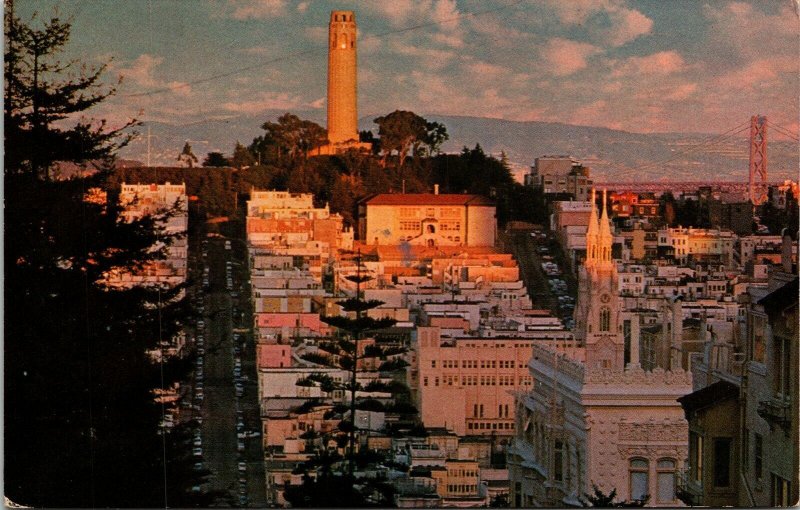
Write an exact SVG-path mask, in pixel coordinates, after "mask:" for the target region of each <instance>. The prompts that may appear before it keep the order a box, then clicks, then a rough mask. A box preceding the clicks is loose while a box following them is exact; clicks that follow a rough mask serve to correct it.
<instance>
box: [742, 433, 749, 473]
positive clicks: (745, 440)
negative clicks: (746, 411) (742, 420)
mask: <svg viewBox="0 0 800 510" xmlns="http://www.w3.org/2000/svg"><path fill="white" fill-rule="evenodd" d="M749 468H750V431H749V430H748V429H747V428H745V429H744V430H743V431H742V472H743V473H747V470H748V469H749Z"/></svg>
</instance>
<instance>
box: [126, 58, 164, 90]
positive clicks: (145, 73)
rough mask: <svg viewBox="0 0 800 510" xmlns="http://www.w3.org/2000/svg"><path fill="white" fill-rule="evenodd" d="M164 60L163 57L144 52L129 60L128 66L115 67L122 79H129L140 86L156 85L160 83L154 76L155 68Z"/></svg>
mask: <svg viewBox="0 0 800 510" xmlns="http://www.w3.org/2000/svg"><path fill="white" fill-rule="evenodd" d="M162 62H164V58H163V57H157V56H153V55H150V54H148V53H144V54H142V55H139V56H138V57H137V58H136V60H134V61H133V62H131V64H130V65H129V66H128V67H120V68H118V69H117V72H119V74H120V76H122V78H123V80H130V81H132V82H133V83H134V84H136V85H140V86H142V87H156V86H158V85H159V84H160V82H159V81H158V80H156V78H155V69H156V67H158V66H159V65H161V63H162Z"/></svg>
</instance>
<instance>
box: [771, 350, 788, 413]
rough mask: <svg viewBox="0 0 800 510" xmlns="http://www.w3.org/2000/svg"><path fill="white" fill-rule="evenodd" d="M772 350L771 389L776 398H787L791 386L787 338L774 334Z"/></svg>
mask: <svg viewBox="0 0 800 510" xmlns="http://www.w3.org/2000/svg"><path fill="white" fill-rule="evenodd" d="M773 345H774V352H775V362H774V363H773V370H772V374H773V376H772V389H773V391H774V392H775V395H776V396H777V397H778V398H782V399H784V400H789V390H790V388H791V371H790V369H789V367H790V366H791V358H790V357H789V339H788V338H786V337H783V336H780V335H775V341H774V343H773Z"/></svg>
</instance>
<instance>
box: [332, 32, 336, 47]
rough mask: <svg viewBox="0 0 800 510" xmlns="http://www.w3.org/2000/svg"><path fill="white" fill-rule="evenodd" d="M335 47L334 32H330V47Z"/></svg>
mask: <svg viewBox="0 0 800 510" xmlns="http://www.w3.org/2000/svg"><path fill="white" fill-rule="evenodd" d="M335 47H336V34H335V33H334V34H331V48H335Z"/></svg>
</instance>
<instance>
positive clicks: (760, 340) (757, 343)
mask: <svg viewBox="0 0 800 510" xmlns="http://www.w3.org/2000/svg"><path fill="white" fill-rule="evenodd" d="M764 329H765V320H764V317H763V316H760V315H751V316H750V343H751V355H752V357H753V361H758V362H759V363H764V351H765V350H766V349H765V345H764V344H765V341H764Z"/></svg>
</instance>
